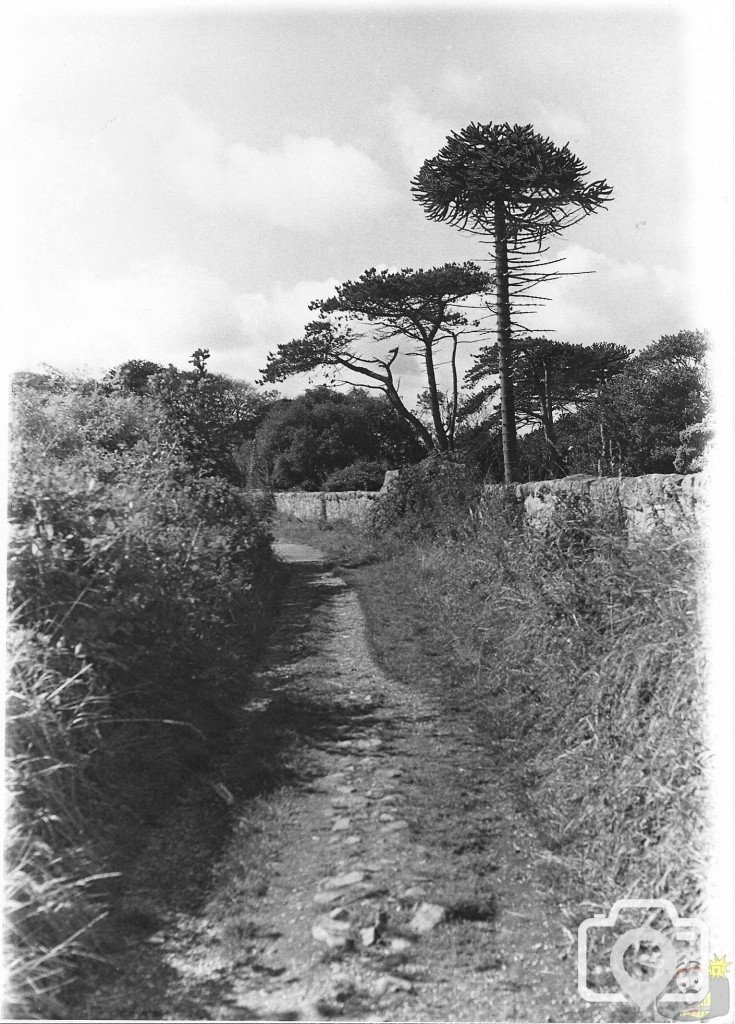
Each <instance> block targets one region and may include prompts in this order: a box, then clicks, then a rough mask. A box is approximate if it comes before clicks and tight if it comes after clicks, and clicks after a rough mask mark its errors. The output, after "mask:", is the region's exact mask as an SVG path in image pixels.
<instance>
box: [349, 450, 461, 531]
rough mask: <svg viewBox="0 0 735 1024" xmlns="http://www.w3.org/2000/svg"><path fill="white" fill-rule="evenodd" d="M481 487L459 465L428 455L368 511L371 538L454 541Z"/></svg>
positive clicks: (406, 470) (401, 473) (403, 472)
mask: <svg viewBox="0 0 735 1024" xmlns="http://www.w3.org/2000/svg"><path fill="white" fill-rule="evenodd" d="M480 492H481V486H480V484H478V483H477V481H476V480H475V479H474V478H473V476H472V475H471V474H470V473H469V472H468V470H467V469H466V468H465V466H464V465H463V464H462V463H459V462H454V461H453V460H452V459H451V458H450V457H447V456H444V455H430V456H429V457H428V458H426V459H424V460H423V462H420V463H418V465H416V466H407V467H404V468H403V469H401V470H400V471H399V474H398V477H397V478H395V479H394V480H392V481H391V484H390V486H389V487H388V490H387V491H386V492H385V494H383V495H381V497H380V498H378V499H377V500H376V501H375V502H374V503H373V507H372V508H371V510H370V514H369V519H368V529H369V530H370V532H372V533H373V534H379V535H386V534H393V535H395V536H402V537H415V536H416V535H417V534H420V535H422V536H426V537H439V536H442V537H457V536H459V535H460V534H461V532H462V530H463V529H464V523H465V520H466V518H467V515H468V512H469V509H470V507H471V504H472V502H473V501H474V500H476V499H477V498H478V497H479V495H480Z"/></svg>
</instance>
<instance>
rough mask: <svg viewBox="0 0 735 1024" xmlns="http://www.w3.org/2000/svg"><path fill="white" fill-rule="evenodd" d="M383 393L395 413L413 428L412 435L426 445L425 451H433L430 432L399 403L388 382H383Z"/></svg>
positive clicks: (433, 445) (394, 390)
mask: <svg viewBox="0 0 735 1024" xmlns="http://www.w3.org/2000/svg"><path fill="white" fill-rule="evenodd" d="M383 393H384V394H385V396H386V397H387V399H388V401H389V402H390V404H391V405H392V406H393V408H394V409H395V410H396V412H397V413H398V414H399V415H400V416H402V417H403V419H404V420H405V421H406V422H407V423H408V424H409V425H410V426H411V427H412V428H413V430H414V433H415V434H416V436H417V437H418V438H419V440H420V441H421V442H423V444H425V445H426V450H427V451H433V450H434V448H435V447H436V445H435V444H434V438H433V437H432V436H431V431H430V430H427V429H426V427H425V426H424V424H423V423H422V422H421V420H420V419H419V418H418V416H414V414H413V413H412V412H410V411H409V410H408V409H407V408H406V406H405V405H404V404H403V402H402V401H401V396H400V395H399V394H398V392H397V391H396V389H395V387H394V386H393V385H392V384H391V383H390V381H387V382H384V392H383Z"/></svg>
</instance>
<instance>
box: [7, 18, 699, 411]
mask: <svg viewBox="0 0 735 1024" xmlns="http://www.w3.org/2000/svg"><path fill="white" fill-rule="evenodd" d="M707 9H708V7H707V4H700V5H691V6H689V7H688V6H687V5H686V4H673V3H653V4H647V5H644V4H631V3H625V4H620V5H618V6H607V5H604V4H599V3H595V4H592V3H586V4H577V5H571V4H558V3H554V4H549V3H547V4H539V5H535V6H531V5H529V4H526V3H522V2H516V3H515V4H514V5H513V6H504V5H500V4H495V3H490V2H487V3H484V4H482V5H477V4H475V5H472V6H462V5H460V4H457V3H454V4H448V3H443V4H442V3H439V4H433V5H432V4H430V5H427V6H423V7H420V6H417V5H405V4H404V5H400V4H394V5H385V4H380V3H376V4H373V5H372V6H370V7H361V6H356V5H349V6H346V5H342V6H339V5H332V6H308V5H299V6H297V7H282V6H276V5H273V4H271V5H270V6H268V7H252V6H243V5H238V4H233V3H230V4H224V5H221V6H217V7H215V6H210V5H203V4H188V5H186V6H184V5H177V4H168V5H157V4H155V3H151V4H149V5H146V6H144V7H139V6H137V5H136V4H134V3H128V4H118V5H116V6H110V7H109V8H108V7H106V6H105V5H104V4H97V5H96V6H95V7H91V6H85V5H84V4H82V5H77V6H76V7H73V6H69V7H63V6H62V7H61V8H58V7H57V8H51V9H45V8H42V7H38V8H34V7H33V5H30V6H29V5H28V4H26V5H24V6H23V8H22V13H21V8H17V9H15V8H14V13H13V14H12V15H11V16H10V18H9V19H8V29H9V33H8V39H9V58H10V60H9V64H8V68H9V69H10V75H9V81H10V89H9V92H8V95H9V112H10V115H11V116H10V131H9V136H8V143H7V146H6V160H5V164H6V166H5V173H6V176H7V178H8V180H9V185H8V188H7V189H5V190H4V191H5V196H6V199H8V203H7V205H8V208H9V215H8V221H7V223H9V225H10V239H11V243H12V248H11V252H12V255H11V257H10V258H9V259H8V275H6V280H8V279H9V280H10V281H11V287H10V289H9V297H8V303H7V312H8V314H9V315H8V316H7V317H6V319H5V323H6V330H7V335H6V338H7V341H8V343H9V344H8V350H9V354H10V363H11V365H12V366H13V368H18V369H20V368H23V369H34V368H38V367H40V366H41V365H42V364H48V365H51V366H54V367H57V368H59V369H79V370H86V371H88V372H92V373H97V372H99V371H101V370H105V369H108V368H110V367H112V366H115V365H118V364H119V363H121V362H123V361H125V360H127V359H132V358H143V359H151V360H154V361H156V362H161V363H165V364H167V363H169V362H171V363H174V365H177V366H180V367H185V366H186V363H187V360H188V358H189V357H190V355H191V353H192V352H193V350H194V349H195V348H198V347H206V348H209V350H210V352H211V361H210V366H211V369H212V370H215V371H218V372H224V373H228V374H231V375H233V376H235V377H240V378H245V379H247V380H255V379H256V378H257V377H258V375H259V371H260V369H261V368H262V367H263V365H264V363H265V358H266V356H267V354H268V352H269V351H272V350H273V349H275V347H276V346H277V345H278V344H280V343H283V342H287V341H289V340H291V338H293V337H295V336H298V335H299V334H300V333H301V332H302V329H303V326H304V324H305V322H306V321H307V320H308V319H310V318H311V316H312V315H311V314H309V311H308V303H309V301H310V300H313V299H316V298H321V297H326V296H327V295H328V294H330V292H331V291H332V290H333V289H334V287H335V285H336V284H337V283H338V282H340V281H343V280H347V279H350V278H353V279H354V278H355V277H356V276H358V275H359V274H361V273H362V272H363V271H364V270H365V269H367V268H369V267H373V266H377V267H394V268H398V267H414V268H418V267H429V266H434V265H440V264H443V263H445V262H449V261H464V260H470V259H472V260H481V259H487V258H488V256H489V253H488V248H487V245H485V244H483V242H482V240H478V239H477V238H474V237H472V236H469V235H463V234H462V233H460V232H458V231H457V230H456V229H454V228H451V227H449V226H447V225H444V224H437V223H433V222H430V221H428V220H427V219H426V217H425V216H424V214H423V211H422V209H421V207H420V206H419V204H418V203H416V202H415V201H414V200H413V199H412V196H411V192H410V180H411V178H412V177H413V175H414V174H415V173H416V172H417V170H418V169H419V167H420V166H421V163H422V162H423V160H424V159H426V158H427V157H431V156H433V155H434V154H435V153H436V152H437V151H438V150H439V148H441V146H442V145H443V143H444V141H445V139H446V137H447V135H448V134H449V133H450V132H451V131H453V130H460V129H461V128H463V127H464V126H465V125H467V124H468V123H470V122H471V121H479V122H483V123H487V122H506V121H507V122H510V123H519V124H528V123H530V124H532V125H533V126H534V128H535V129H536V130H537V131H539V132H541V133H542V134H544V135H547V136H549V137H550V138H551V139H552V140H553V141H554V142H556V143H557V144H559V145H562V144H564V143H566V142H568V143H569V144H570V146H571V148H572V150H573V151H574V152H575V153H576V154H577V156H579V157H580V158H581V159H582V160H583V161H584V162H585V163H586V165H587V166H588V168H589V171H590V176H591V178H592V179H598V178H606V179H607V181H608V182H609V183H610V184H611V185H612V186H613V189H614V197H615V198H614V201H613V202H612V203H611V204H610V205H609V207H607V208H606V209H605V210H604V211H602V212H599V213H597V214H595V215H594V216H591V217H589V218H587V219H586V220H585V221H583V222H582V223H580V224H578V225H576V226H574V227H572V228H570V229H569V230H568V231H567V232H566V233H565V234H564V235H562V236H560V237H559V238H557V239H555V240H554V242H553V243H552V253H553V255H554V256H563V257H565V258H566V263H565V265H564V269H567V270H571V271H578V270H591V271H594V272H595V273H594V274H586V275H583V276H578V277H570V278H567V279H565V280H563V281H561V282H558V283H557V284H555V285H554V286H550V288H549V289H548V291H547V294H549V295H550V297H551V298H552V301H551V303H550V304H549V306H548V309H547V310H545V312H544V313H543V315H539V316H537V317H536V318H534V319H533V320H529V326H530V327H532V328H533V330H534V332H536V333H544V332H545V333H550V332H551V331H554V332H555V333H554V334H553V336H554V337H557V338H559V339H560V340H565V341H571V342H580V343H584V344H589V343H592V342H595V341H605V342H617V343H621V344H624V345H627V346H629V347H630V348H633V349H640V348H641V347H642V346H644V345H646V344H649V343H650V342H652V341H654V340H656V339H657V338H658V337H660V336H661V335H662V334H665V333H672V332H676V331H679V330H683V329H687V328H694V327H700V328H705V327H712V326H714V325H713V324H711V323H709V322H707V320H706V318H707V316H708V315H711V311H712V309H713V308H715V307H714V303H716V301H717V290H716V287H715V284H716V282H715V278H714V277H713V270H712V267H710V266H705V265H704V263H703V262H702V259H703V256H702V254H703V253H704V258H706V257H707V253H708V250H707V248H706V246H703V245H701V244H699V245H698V244H697V243H698V240H699V242H700V243H701V231H700V230H699V227H700V226H701V221H702V216H703V214H702V205H701V200H702V195H703V193H704V194H705V196H709V197H710V199H709V201H710V203H714V201H715V198H714V193H716V189H714V190H713V186H712V184H711V182H706V188H705V189H703V182H704V181H705V177H706V175H707V174H708V173H710V172H709V171H707V170H706V167H705V163H704V161H703V159H702V152H703V150H704V149H705V148H706V147H707V146H709V145H710V143H711V138H710V137H709V136H708V135H707V134H706V133H707V132H710V133H711V132H712V129H711V127H707V126H709V125H711V113H712V111H711V109H710V108H711V104H712V103H713V102H716V99H717V93H716V90H715V85H716V82H715V80H714V79H712V78H711V65H712V54H711V53H710V52H709V51H708V49H707V47H712V46H713V45H714V46H716V39H715V37H714V35H713V32H712V26H711V25H710V26H709V34H708V32H707V31H706V29H707V25H706V24H704V25H703V22H705V21H706V19H703V18H702V16H701V12H703V11H706V10H707ZM695 10H698V11H699V12H700V16H699V17H697V16H696V15H695V14H693V12H694V11H695ZM34 11H35V13H34ZM702 28H703V29H704V31H702V32H699V34H697V33H698V30H699V29H702ZM697 40H699V42H697ZM697 199H699V205H698V204H697ZM704 215H705V216H706V211H705V214H704ZM715 277H716V275H715ZM702 282H704V285H705V288H704V292H703V290H702ZM707 285H709V289H710V291H709V300H710V301H709V306H708V305H707V301H705V300H706V299H707ZM490 340H492V339H490ZM466 358H467V357H466V356H465V359H466ZM402 372H403V374H404V380H403V386H404V389H406V390H407V391H408V392H410V391H411V390H412V389H413V390H415V388H416V387H418V385H419V378H418V373H419V367H418V366H415V365H412V364H411V365H409V364H404V365H403V366H402ZM305 384H306V381H305V380H304V379H299V380H297V381H295V382H293V383H292V384H291V385H286V387H285V388H284V389H283V390H285V391H286V392H287V393H288V392H289V390H290V391H291V393H293V392H294V391H298V390H300V389H303V387H304V386H305Z"/></svg>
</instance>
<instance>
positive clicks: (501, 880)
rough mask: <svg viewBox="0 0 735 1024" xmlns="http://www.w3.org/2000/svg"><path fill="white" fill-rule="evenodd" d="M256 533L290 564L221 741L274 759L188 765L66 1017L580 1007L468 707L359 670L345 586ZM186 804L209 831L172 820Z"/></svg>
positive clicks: (375, 1015) (507, 1013)
mask: <svg viewBox="0 0 735 1024" xmlns="http://www.w3.org/2000/svg"><path fill="white" fill-rule="evenodd" d="M276 547H277V553H278V556H279V557H280V558H281V559H282V560H283V561H285V562H288V563H290V565H291V567H292V580H291V583H290V585H289V588H288V591H287V594H286V597H285V600H284V602H283V606H282V610H281V613H280V617H279V619H278V621H277V622H276V624H275V628H274V634H273V637H272V641H271V643H270V645H269V649H268V652H267V655H266V657H265V659H264V660H263V662H262V664H261V668H260V671H259V673H258V678H257V686H256V689H255V692H253V691H252V690H250V691H249V692H248V702H247V703H246V704H245V705H244V708H243V712H244V716H245V718H246V719H247V722H248V725H247V729H246V730H245V732H244V733H243V736H244V739H243V743H244V744H245V745H246V746H248V745H249V744H251V745H252V749H253V750H256V749H258V744H260V747H261V748H263V749H266V748H267V751H268V752H269V756H270V757H271V759H275V760H277V761H278V764H279V766H280V767H279V768H278V769H277V770H276V769H274V774H273V776H272V777H270V776H269V777H266V776H263V777H262V778H261V780H260V784H259V788H258V790H257V793H253V792H252V789H248V786H247V785H245V784H244V783H243V785H242V786H238V783H237V779H236V777H235V778H234V781H233V775H232V766H231V765H230V767H229V774H226V773H224V769H223V775H222V777H223V778H225V779H226V780H227V786H225V785H224V784H223V783H222V784H220V785H219V789H218V788H217V781H216V778H215V776H213V775H210V776H209V777H208V778H207V779H206V780H205V781H203V782H202V784H201V789H200V793H199V795H198V796H197V795H196V794H195V795H194V796H192V797H190V798H189V799H188V800H184V801H181V802H180V803H179V804H178V805H177V806H176V807H175V808H172V812H171V817H170V820H168V821H165V822H162V823H161V825H160V827H159V828H158V829H157V830H156V836H154V838H153V839H152V842H151V846H150V848H149V849H146V850H145V851H141V858H140V862H139V864H138V866H137V868H136V872H135V877H134V878H132V879H131V881H130V883H129V889H130V892H129V893H128V896H127V897H126V898H127V900H128V904H129V906H131V907H137V908H138V910H137V914H138V919H137V925H136V918H135V913H133V912H132V911H130V912H129V913H128V916H127V918H125V917H124V916H123V918H121V922H122V923H121V940H120V941H121V945H120V948H119V949H118V950H116V951H115V952H114V953H113V954H112V956H111V957H110V959H111V962H112V967H111V968H109V969H108V971H107V974H106V975H105V976H104V977H103V978H102V979H101V981H100V984H99V985H97V986H96V987H95V991H94V992H93V993H88V994H87V995H86V996H85V998H84V1000H83V1003H82V1004H81V1005H79V1006H78V1007H77V1008H76V1013H77V1014H79V1015H80V1016H82V1017H83V1019H90V1018H92V1017H96V1018H102V1019H110V1018H115V1017H117V1018H120V1017H122V1018H127V1019H155V1018H163V1019H169V1020H179V1019H190V1020H198V1019H200V1020H216V1019H221V1020H312V1021H317V1020H327V1019H343V1020H353V1021H465V1020H468V1021H469V1020H472V1021H505V1020H514V1021H585V1020H588V1021H591V1020H593V1019H596V1014H595V1013H594V1007H590V1006H589V1005H588V1004H586V1003H583V1002H582V1001H581V1000H580V999H579V998H578V997H577V995H576V945H575V936H573V935H571V933H570V932H569V931H568V930H566V929H565V928H564V927H563V925H562V924H561V914H560V911H559V907H558V906H557V905H556V904H555V902H554V898H553V893H550V892H549V891H548V884H547V883H546V882H545V880H544V878H545V876H544V853H543V850H542V848H541V846H540V844H539V842H538V841H537V839H536V838H535V836H534V835H533V832H532V830H531V829H530V828H529V826H528V824H527V823H526V821H525V820H524V817H523V815H522V813H521V812H520V811H519V810H518V809H517V807H516V803H517V801H514V799H513V794H512V792H511V783H510V782H509V781H508V780H507V778H506V777H505V775H504V774H503V772H502V771H500V770H498V769H497V768H496V767H494V765H493V760H492V757H491V754H490V753H489V752H488V750H487V748H486V747H485V746H484V745H483V743H482V742H481V741H480V737H479V736H478V735H477V733H476V732H475V731H474V729H473V727H472V724H471V722H470V721H469V720H468V721H464V720H463V719H462V718H461V716H460V717H458V718H456V719H454V718H453V719H452V720H451V721H448V720H447V718H446V714H443V713H442V711H441V709H440V707H439V705H438V703H437V702H435V701H434V700H432V697H431V695H430V694H429V693H417V692H413V691H411V690H409V689H408V688H406V687H405V686H403V685H401V684H399V683H397V682H395V681H394V680H392V679H390V678H388V677H387V676H386V675H385V674H384V673H383V672H382V671H381V670H380V669H379V668H378V666H377V665H376V663H375V661H374V659H373V657H372V655H371V651H370V646H369V641H368V636H367V632H366V627H365V620H364V616H363V614H362V610H361V608H360V605H359V602H358V599H357V596H356V594H355V592H354V591H353V590H352V589H350V588H349V587H348V586H347V585H346V584H345V582H344V581H343V579H341V578H340V577H339V576H338V575H336V574H335V573H334V572H332V571H330V570H329V569H328V567H327V566H326V564H325V562H324V558H323V556H322V555H321V553H320V552H318V551H316V550H315V549H313V548H309V547H306V546H305V545H298V544H289V543H285V542H284V543H279V544H277V545H276ZM248 737H250V739H248ZM264 745H265V746H264ZM207 815H210V818H211V820H210V824H209V825H208V826H207V828H209V829H211V830H212V834H214V833H215V832H216V831H217V829H218V828H219V830H220V831H221V832H223V833H224V834H225V836H226V839H225V841H223V842H222V844H221V845H220V846H219V847H217V846H216V844H214V845H212V844H210V845H207V842H206V841H205V840H202V841H201V842H200V836H199V835H194V832H195V831H197V829H198V831H199V832H200V833H201V832H202V826H201V824H200V825H197V822H201V821H202V820H206V819H207ZM202 816H203V817H202ZM223 816H224V819H225V825H226V827H224V828H222V817H223ZM218 822H219V824H218ZM205 830H206V829H205ZM202 842H203V846H202ZM191 862H194V863H195V864H198V865H199V867H198V869H197V870H193V869H192V868H191ZM136 887H137V888H136ZM126 922H127V923H126ZM136 927H137V931H136Z"/></svg>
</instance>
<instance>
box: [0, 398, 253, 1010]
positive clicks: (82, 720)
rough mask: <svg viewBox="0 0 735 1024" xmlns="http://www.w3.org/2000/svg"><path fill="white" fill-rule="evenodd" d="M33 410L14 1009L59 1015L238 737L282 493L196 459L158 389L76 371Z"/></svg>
mask: <svg viewBox="0 0 735 1024" xmlns="http://www.w3.org/2000/svg"><path fill="white" fill-rule="evenodd" d="M14 413H15V418H14V438H13V452H12V469H11V499H10V508H9V518H10V527H11V540H10V550H9V561H8V568H9V581H10V607H11V673H10V675H11V678H10V694H9V702H8V715H7V717H8V735H7V741H8V742H7V748H8V754H9V781H8V788H9V790H10V793H11V804H10V821H9V831H8V839H7V847H6V859H7V878H8V881H9V886H10V890H9V899H8V904H7V910H8V913H7V927H8V935H9V941H8V943H7V945H8V951H7V953H8V955H7V959H8V961H9V962H8V967H9V974H10V986H11V992H10V1001H9V1005H8V1006H7V1007H6V1013H8V1014H12V1015H15V1016H25V1017H27V1016H39V1017H45V1016H48V1015H54V1014H56V1015H58V1014H59V1013H60V1012H61V1011H60V1006H61V1003H60V1002H59V1000H62V1001H63V987H64V986H65V985H67V984H68V983H69V981H70V980H72V979H73V978H74V972H75V970H76V969H78V968H79V966H80V965H81V964H83V962H84V959H85V958H87V957H94V956H96V955H97V953H98V950H99V943H100V941H101V940H102V938H103V936H104V927H103V926H102V922H103V918H104V915H105V907H106V905H107V903H108V901H109V898H110V888H111V878H112V877H114V876H115V874H116V872H117V871H118V870H119V869H120V867H121V866H122V865H124V863H125V859H126V857H127V856H128V855H129V854H130V853H131V852H132V851H133V850H134V848H135V844H136V837H137V836H139V834H140V830H141V828H143V827H144V826H145V825H146V824H147V823H148V822H150V821H151V820H155V817H156V815H157V814H158V813H159V812H160V810H161V809H162V808H163V807H165V806H167V804H168V803H169V802H170V800H171V798H172V796H173V795H174V794H175V793H176V791H177V789H178V788H179V787H180V786H181V785H182V784H183V783H184V782H185V781H186V779H187V777H190V775H189V773H190V772H192V771H196V770H200V769H202V768H206V765H207V763H208V761H209V759H210V758H211V754H212V748H213V746H214V745H216V744H217V743H221V741H222V740H221V737H222V733H223V732H225V731H226V729H227V728H228V725H229V724H230V722H231V712H232V709H233V708H234V707H235V706H236V704H237V702H238V698H240V699H241V696H242V687H243V684H244V678H243V673H244V672H246V670H247V668H248V665H249V664H250V663H251V660H252V657H253V651H254V648H255V647H256V646H257V643H258V641H259V635H260V633H261V631H262V624H263V620H264V615H265V613H266V611H267V606H268V602H269V599H270V587H271V582H272V565H273V563H272V560H271V559H272V556H271V553H270V546H269V539H270V535H269V525H268V519H269V514H270V509H269V508H268V507H267V504H266V503H265V502H264V501H259V500H251V499H250V498H249V497H248V496H246V495H245V494H244V493H243V492H241V491H240V490H239V489H238V488H236V487H234V486H232V485H230V484H228V483H226V482H225V481H224V480H221V479H217V478H203V477H200V476H197V475H195V474H194V473H193V472H192V467H191V466H190V464H189V463H188V462H187V461H186V459H185V458H184V457H183V456H182V453H181V451H180V449H179V448H178V446H177V444H176V443H175V442H172V441H171V440H170V438H168V437H167V435H166V432H165V429H164V427H163V424H162V422H161V420H160V417H157V414H156V411H155V409H153V408H151V407H150V406H145V404H144V403H141V401H140V400H139V399H137V398H135V397H132V396H131V397H130V398H123V397H119V396H114V397H112V398H110V399H109V401H108V400H107V399H106V398H104V397H103V396H101V394H100V392H99V390H98V389H95V388H94V386H92V385H90V384H89V383H79V382H73V381H71V382H70V381H58V382H56V387H55V389H52V390H49V389H47V390H45V391H41V392H39V391H35V390H33V389H32V388H31V389H25V390H24V389H21V390H20V392H19V393H16V395H15V408H14Z"/></svg>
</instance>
